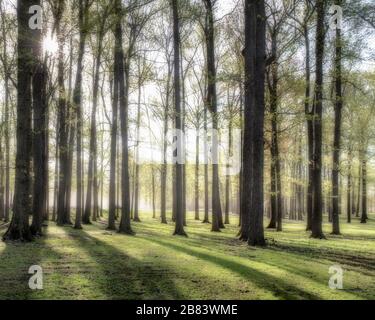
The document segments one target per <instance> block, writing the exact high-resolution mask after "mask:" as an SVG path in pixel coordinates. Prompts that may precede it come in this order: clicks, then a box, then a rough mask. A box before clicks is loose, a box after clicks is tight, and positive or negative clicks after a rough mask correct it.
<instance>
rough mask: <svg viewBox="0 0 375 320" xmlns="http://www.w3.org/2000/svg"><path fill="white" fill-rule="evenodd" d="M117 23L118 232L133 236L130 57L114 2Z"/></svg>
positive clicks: (120, 6) (118, 9)
mask: <svg viewBox="0 0 375 320" xmlns="http://www.w3.org/2000/svg"><path fill="white" fill-rule="evenodd" d="M116 5H117V12H118V15H117V21H116V31H115V38H116V42H115V47H116V51H117V54H118V66H117V67H118V85H119V102H120V121H121V146H122V161H121V207H122V208H121V220H120V227H119V232H120V233H125V234H129V235H133V234H134V232H133V230H132V228H131V222H130V220H131V219H130V192H129V187H130V183H129V146H128V107H129V101H128V98H129V84H130V81H129V71H130V57H127V59H126V62H125V56H124V50H123V47H122V43H123V31H122V23H121V22H122V21H121V20H122V4H121V1H120V0H117V1H116Z"/></svg>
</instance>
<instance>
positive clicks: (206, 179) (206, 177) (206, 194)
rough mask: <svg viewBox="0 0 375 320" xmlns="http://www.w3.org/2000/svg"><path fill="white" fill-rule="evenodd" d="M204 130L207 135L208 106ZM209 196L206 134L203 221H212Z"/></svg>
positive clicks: (205, 113)
mask: <svg viewBox="0 0 375 320" xmlns="http://www.w3.org/2000/svg"><path fill="white" fill-rule="evenodd" d="M203 121H204V132H205V135H207V129H208V125H207V108H205V109H204V119H203ZM208 197H209V191H208V142H207V136H205V139H204V219H203V223H210V218H209V207H208V202H209V200H208Z"/></svg>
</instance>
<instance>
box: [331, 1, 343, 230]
mask: <svg viewBox="0 0 375 320" xmlns="http://www.w3.org/2000/svg"><path fill="white" fill-rule="evenodd" d="M341 2H342V1H341V0H336V1H335V3H336V5H338V6H340V5H341ZM335 50H336V54H335V89H336V96H335V131H334V138H333V140H334V143H333V164H332V166H333V170H332V234H334V235H339V234H340V213H341V212H340V205H339V200H340V197H339V195H340V185H339V175H340V154H341V122H342V108H343V97H342V72H341V69H342V67H341V56H342V54H341V52H342V41H341V30H340V29H339V28H337V29H336V48H335Z"/></svg>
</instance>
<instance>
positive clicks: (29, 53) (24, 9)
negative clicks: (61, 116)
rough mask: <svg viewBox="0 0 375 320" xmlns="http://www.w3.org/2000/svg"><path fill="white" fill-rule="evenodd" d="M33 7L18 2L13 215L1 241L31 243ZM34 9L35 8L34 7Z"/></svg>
mask: <svg viewBox="0 0 375 320" xmlns="http://www.w3.org/2000/svg"><path fill="white" fill-rule="evenodd" d="M32 6H40V1H38V0H18V2H17V21H18V52H17V53H18V61H17V66H18V72H17V76H18V77H17V152H16V177H15V190H14V206H13V216H12V220H11V223H10V225H9V228H8V230H7V231H6V233H5V235H4V236H3V239H4V240H22V241H30V240H31V239H32V235H31V232H30V227H29V214H30V212H31V210H30V209H31V208H30V185H31V174H30V164H31V163H30V161H31V156H32V149H31V145H32V130H31V114H32V92H31V83H32V80H33V74H34V71H35V68H37V67H38V60H37V59H36V57H38V52H37V51H35V50H36V48H38V32H39V30H37V29H36V30H33V29H31V28H30V27H29V21H30V19H31V18H32V17H33V16H34V15H35V12H32V13H29V9H30V7H32ZM34 8H35V7H34Z"/></svg>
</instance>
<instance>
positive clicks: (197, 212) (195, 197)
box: [194, 123, 200, 221]
mask: <svg viewBox="0 0 375 320" xmlns="http://www.w3.org/2000/svg"><path fill="white" fill-rule="evenodd" d="M199 143H200V139H199V123H198V124H197V127H196V137H195V184H194V191H195V192H194V204H195V220H197V221H199V165H200V164H199V161H200V159H199Z"/></svg>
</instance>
